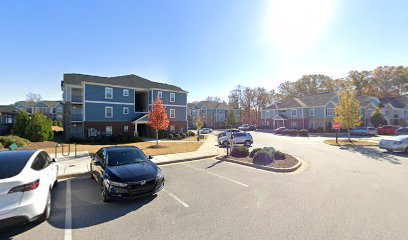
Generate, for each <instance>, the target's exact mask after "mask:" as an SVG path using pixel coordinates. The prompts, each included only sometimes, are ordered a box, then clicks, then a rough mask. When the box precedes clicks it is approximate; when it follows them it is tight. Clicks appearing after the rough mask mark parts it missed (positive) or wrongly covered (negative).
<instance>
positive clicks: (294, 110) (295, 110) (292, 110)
mask: <svg viewBox="0 0 408 240" xmlns="http://www.w3.org/2000/svg"><path fill="white" fill-rule="evenodd" d="M293 112H295V114H293ZM290 115H291V116H292V117H297V109H291V110H290Z"/></svg>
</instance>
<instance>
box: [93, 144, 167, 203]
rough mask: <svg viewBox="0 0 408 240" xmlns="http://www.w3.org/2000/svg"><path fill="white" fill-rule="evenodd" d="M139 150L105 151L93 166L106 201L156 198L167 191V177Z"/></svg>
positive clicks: (96, 156)
mask: <svg viewBox="0 0 408 240" xmlns="http://www.w3.org/2000/svg"><path fill="white" fill-rule="evenodd" d="M150 159H151V157H147V156H146V155H145V154H144V153H143V152H142V151H141V150H140V149H139V148H137V147H128V146H126V147H107V148H101V149H100V150H98V151H97V152H96V154H95V156H94V157H93V159H92V162H91V177H92V178H93V179H95V180H96V181H98V183H99V184H100V188H101V197H102V201H104V202H109V201H111V200H112V199H118V198H136V197H142V196H148V195H153V194H155V193H157V192H159V191H160V190H161V189H163V187H164V176H163V173H162V171H161V169H160V168H159V167H157V166H156V164H154V163H153V162H152V161H151V160H150Z"/></svg>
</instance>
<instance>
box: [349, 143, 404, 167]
mask: <svg viewBox="0 0 408 240" xmlns="http://www.w3.org/2000/svg"><path fill="white" fill-rule="evenodd" d="M342 149H345V150H347V151H350V152H357V153H360V154H362V155H364V156H366V157H368V158H371V159H375V160H378V161H387V162H390V163H393V164H401V163H400V160H399V159H398V158H396V157H395V156H404V155H403V154H395V153H394V154H390V153H388V152H383V151H382V150H380V149H378V148H373V147H362V146H359V147H345V148H342ZM405 157H407V156H406V155H405Z"/></svg>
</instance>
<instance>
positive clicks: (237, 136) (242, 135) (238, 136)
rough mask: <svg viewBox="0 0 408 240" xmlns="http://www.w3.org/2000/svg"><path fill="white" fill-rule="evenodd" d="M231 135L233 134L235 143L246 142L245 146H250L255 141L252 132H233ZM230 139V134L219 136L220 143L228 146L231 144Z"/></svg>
mask: <svg viewBox="0 0 408 240" xmlns="http://www.w3.org/2000/svg"><path fill="white" fill-rule="evenodd" d="M231 135H232V136H233V139H234V144H244V145H245V146H247V147H249V146H251V144H252V143H254V141H253V139H252V136H251V134H249V133H247V132H231ZM229 141H230V138H229V136H228V135H227V136H224V137H220V138H218V145H220V146H221V145H222V146H224V147H227V146H228V145H229V144H230V143H229Z"/></svg>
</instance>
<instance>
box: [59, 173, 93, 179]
mask: <svg viewBox="0 0 408 240" xmlns="http://www.w3.org/2000/svg"><path fill="white" fill-rule="evenodd" d="M78 177H91V175H90V172H80V173H71V174H65V175H60V176H57V179H58V180H65V179H68V178H78Z"/></svg>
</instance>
